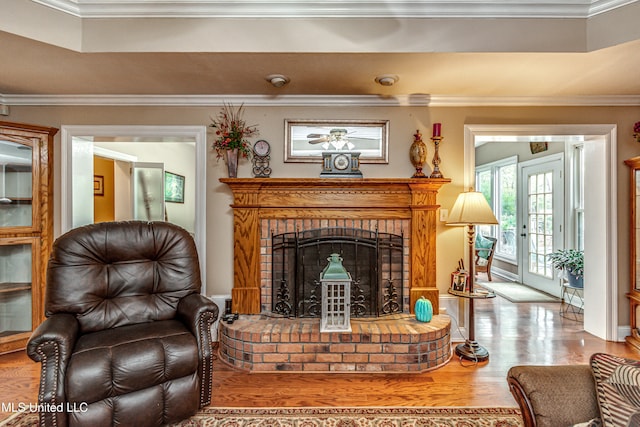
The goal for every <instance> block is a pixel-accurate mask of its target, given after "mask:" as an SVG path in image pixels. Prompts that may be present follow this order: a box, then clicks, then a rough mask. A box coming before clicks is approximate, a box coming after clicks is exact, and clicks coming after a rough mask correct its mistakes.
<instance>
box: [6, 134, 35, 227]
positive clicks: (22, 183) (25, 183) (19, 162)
mask: <svg viewBox="0 0 640 427" xmlns="http://www.w3.org/2000/svg"><path fill="white" fill-rule="evenodd" d="M32 162H33V149H32V148H31V147H30V146H29V145H24V144H18V143H15V142H11V141H4V140H0V227H29V226H31V225H32V221H33V219H32V218H33V215H32V197H33V173H32V169H33V168H32Z"/></svg>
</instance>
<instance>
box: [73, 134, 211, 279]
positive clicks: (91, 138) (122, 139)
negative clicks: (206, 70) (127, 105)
mask: <svg viewBox="0 0 640 427" xmlns="http://www.w3.org/2000/svg"><path fill="white" fill-rule="evenodd" d="M61 142H62V147H61V152H62V158H61V200H62V206H61V232H62V233H64V232H66V231H68V230H71V229H72V228H75V227H78V226H81V225H84V224H90V223H93V222H94V218H93V198H94V197H93V196H94V173H93V159H94V154H96V152H98V153H100V154H101V155H103V156H104V155H105V149H104V148H101V147H98V145H101V146H109V147H110V148H115V147H118V145H119V144H120V145H127V144H129V145H131V146H132V145H134V144H132V143H135V144H137V145H140V144H138V143H143V144H144V145H142V147H143V148H142V149H139V153H138V154H137V155H136V156H132V155H130V154H122V156H124V157H123V158H122V160H126V161H132V160H135V161H143V160H145V158H144V157H145V156H146V155H151V153H154V154H157V153H156V152H157V151H163V150H165V151H169V152H171V145H172V144H179V145H187V144H190V145H191V146H194V149H193V150H191V152H192V154H191V155H190V157H191V160H192V163H191V164H190V165H189V166H188V167H189V168H190V169H191V176H190V177H189V178H190V179H189V180H186V179H185V193H186V192H187V191H190V194H191V195H192V202H193V206H194V207H193V209H191V212H190V215H189V216H190V221H192V222H191V224H192V226H187V227H185V228H187V229H188V230H189V231H190V232H191V233H192V235H193V237H194V240H195V242H196V247H197V249H198V255H199V260H200V271H201V277H202V286H203V289H202V290H203V291H204V290H205V287H206V280H205V278H206V262H205V261H206V164H207V150H206V127H205V126H62V132H61ZM153 147H156V148H158V147H159V148H161V149H162V150H160V149H155V150H154V149H153ZM112 153H116V151H115V150H112ZM118 155H120V154H118ZM174 172H180V171H179V170H178V171H175V170H174ZM172 217H175V216H174V215H171V214H170V215H169V220H170V221H171V218H172ZM132 218H133V217H132ZM119 219H125V218H123V217H120V218H119ZM179 225H182V224H179Z"/></svg>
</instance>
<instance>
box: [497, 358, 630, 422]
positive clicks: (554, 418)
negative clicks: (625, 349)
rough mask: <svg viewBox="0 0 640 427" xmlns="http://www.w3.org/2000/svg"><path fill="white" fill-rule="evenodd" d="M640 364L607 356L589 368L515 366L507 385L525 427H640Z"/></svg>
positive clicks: (589, 365)
mask: <svg viewBox="0 0 640 427" xmlns="http://www.w3.org/2000/svg"><path fill="white" fill-rule="evenodd" d="M639 379H640V361H636V360H631V359H626V358H622V357H618V356H613V355H609V354H604V353H596V354H594V355H592V356H591V358H590V363H589V364H588V365H565V366H514V367H512V368H511V369H510V370H509V372H508V373H507V382H508V384H509V389H510V391H511V394H512V395H513V397H514V398H515V400H516V402H517V403H518V406H519V407H520V410H521V411H522V418H523V420H524V425H525V427H563V426H574V425H579V426H605V427H608V426H640V383H639Z"/></svg>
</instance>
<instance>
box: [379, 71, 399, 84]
mask: <svg viewBox="0 0 640 427" xmlns="http://www.w3.org/2000/svg"><path fill="white" fill-rule="evenodd" d="M398 80H400V77H398V76H396V75H395V74H382V75H380V76H378V77H376V83H378V84H380V85H382V86H393V85H394V84H396V82H397V81H398Z"/></svg>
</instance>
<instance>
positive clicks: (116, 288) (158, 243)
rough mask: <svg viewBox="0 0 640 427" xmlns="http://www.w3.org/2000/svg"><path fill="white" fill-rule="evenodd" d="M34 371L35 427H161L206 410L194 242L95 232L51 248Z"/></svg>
mask: <svg viewBox="0 0 640 427" xmlns="http://www.w3.org/2000/svg"><path fill="white" fill-rule="evenodd" d="M46 277H47V283H46V293H45V314H46V317H47V318H46V320H45V321H44V322H43V323H42V324H41V325H40V326H38V328H37V329H36V330H35V331H34V333H33V334H32V336H31V339H30V341H29V343H28V345H27V353H28V354H29V356H30V357H31V358H32V359H33V360H35V361H37V362H41V364H42V367H41V377H40V390H39V393H38V403H39V405H40V408H41V410H40V413H39V417H40V422H39V425H41V426H67V425H69V426H112V425H131V426H133V425H135V426H160V425H163V424H169V423H173V422H177V421H179V420H181V419H184V418H188V417H189V416H191V415H192V414H194V413H195V412H196V411H197V410H198V408H199V407H202V406H204V405H207V404H209V402H210V396H211V378H212V371H213V364H212V360H213V359H212V356H213V355H212V346H211V329H210V327H211V325H212V323H213V322H214V321H215V320H216V318H217V316H218V308H217V306H216V305H215V304H214V303H213V302H212V301H210V300H209V299H207V298H205V297H204V296H202V295H201V294H200V291H201V280H200V268H199V264H198V254H197V252H196V247H195V244H194V241H193V238H192V237H191V235H190V234H189V233H188V232H187V231H186V230H184V229H182V228H180V227H178V226H176V225H173V224H170V223H166V222H142V221H127V222H108V223H100V224H92V225H88V226H84V227H80V228H76V229H74V230H71V231H69V232H68V233H66V234H64V235H62V236H61V237H60V238H58V239H57V240H56V241H55V243H54V245H53V249H52V253H51V257H50V260H49V264H48V268H47V276H46Z"/></svg>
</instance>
